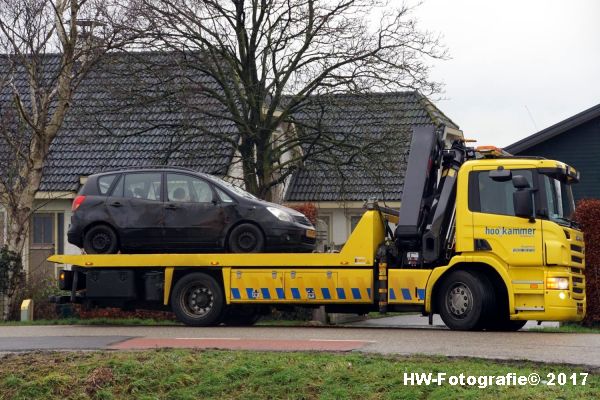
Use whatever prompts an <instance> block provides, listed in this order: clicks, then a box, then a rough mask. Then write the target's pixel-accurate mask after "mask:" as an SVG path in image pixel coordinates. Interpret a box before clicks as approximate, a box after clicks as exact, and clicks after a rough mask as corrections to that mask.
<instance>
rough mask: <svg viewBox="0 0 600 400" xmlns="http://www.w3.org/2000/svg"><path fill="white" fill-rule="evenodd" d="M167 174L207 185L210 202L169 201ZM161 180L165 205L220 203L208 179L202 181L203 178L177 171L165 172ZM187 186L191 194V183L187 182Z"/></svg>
mask: <svg viewBox="0 0 600 400" xmlns="http://www.w3.org/2000/svg"><path fill="white" fill-rule="evenodd" d="M169 174H171V175H181V176H185V177H187V178H188V179H196V180H199V181H201V182H204V183H206V184H207V185H208V188H209V189H210V191H211V193H212V200H210V201H197V200H189V201H177V200H171V199H170V198H169V188H168V185H169ZM163 179H164V185H163V187H164V190H163V198H164V201H165V202H166V203H171V202H173V203H186V204H190V203H192V204H215V202H219V203H221V200H220V198H219V197H218V195H217V193H216V191H215V188H214V187H213V184H212V183H211V182H209V180H208V179H203V178H201V177H199V176H196V175H192V174H186V173H183V172H179V171H165V173H164V176H163ZM188 186H190V187H188V190H189V191H190V193H192V190H194V189H193V183H191V181H188ZM230 197H231V196H230ZM227 204H230V203H227Z"/></svg>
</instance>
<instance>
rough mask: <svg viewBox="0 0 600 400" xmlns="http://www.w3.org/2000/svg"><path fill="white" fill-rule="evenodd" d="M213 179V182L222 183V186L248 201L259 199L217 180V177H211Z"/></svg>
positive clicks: (219, 179) (221, 180)
mask: <svg viewBox="0 0 600 400" xmlns="http://www.w3.org/2000/svg"><path fill="white" fill-rule="evenodd" d="M211 178H212V179H213V180H215V181H216V182H218V183H220V184H221V185H223V186H225V187H226V188H227V189H229V190H231V191H232V192H234V193H236V194H238V195H240V196H242V197H245V198H247V199H252V200H258V197H256V196H255V195H253V194H251V193H248V192H246V191H245V190H244V189H242V188H240V187H237V186H235V185H233V184H231V183H229V182H227V181H224V180H223V179H221V178H217V177H215V176H211Z"/></svg>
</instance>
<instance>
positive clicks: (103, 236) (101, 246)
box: [92, 232, 111, 252]
mask: <svg viewBox="0 0 600 400" xmlns="http://www.w3.org/2000/svg"><path fill="white" fill-rule="evenodd" d="M110 244H111V240H110V236H109V235H108V234H107V233H105V232H99V233H97V234H95V235H94V237H93V238H92V248H93V249H94V250H95V251H97V252H102V251H106V250H107V249H108V248H109V247H110Z"/></svg>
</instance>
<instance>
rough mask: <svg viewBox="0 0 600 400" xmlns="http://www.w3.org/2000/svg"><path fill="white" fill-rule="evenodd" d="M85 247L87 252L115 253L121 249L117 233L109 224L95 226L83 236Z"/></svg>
mask: <svg viewBox="0 0 600 400" xmlns="http://www.w3.org/2000/svg"><path fill="white" fill-rule="evenodd" d="M83 249H84V250H85V252H86V253H87V254H115V253H117V252H118V251H119V239H118V237H117V233H116V232H115V230H114V229H113V228H111V227H110V226H108V225H104V224H101V225H96V226H93V227H91V228H90V229H89V230H88V231H87V232H86V233H85V235H84V236H83Z"/></svg>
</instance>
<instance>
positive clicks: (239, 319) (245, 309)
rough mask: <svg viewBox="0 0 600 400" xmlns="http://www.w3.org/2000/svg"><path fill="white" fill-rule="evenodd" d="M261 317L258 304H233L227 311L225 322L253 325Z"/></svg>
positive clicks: (228, 323) (232, 324)
mask: <svg viewBox="0 0 600 400" xmlns="http://www.w3.org/2000/svg"><path fill="white" fill-rule="evenodd" d="M260 317H261V313H260V310H259V309H258V307H256V306H231V307H229V309H228V310H227V312H226V313H225V317H224V318H223V321H222V322H223V323H224V324H225V325H229V326H251V325H254V324H255V323H256V322H258V320H259V319H260Z"/></svg>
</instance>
